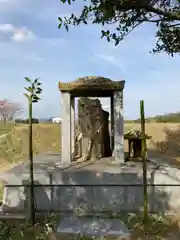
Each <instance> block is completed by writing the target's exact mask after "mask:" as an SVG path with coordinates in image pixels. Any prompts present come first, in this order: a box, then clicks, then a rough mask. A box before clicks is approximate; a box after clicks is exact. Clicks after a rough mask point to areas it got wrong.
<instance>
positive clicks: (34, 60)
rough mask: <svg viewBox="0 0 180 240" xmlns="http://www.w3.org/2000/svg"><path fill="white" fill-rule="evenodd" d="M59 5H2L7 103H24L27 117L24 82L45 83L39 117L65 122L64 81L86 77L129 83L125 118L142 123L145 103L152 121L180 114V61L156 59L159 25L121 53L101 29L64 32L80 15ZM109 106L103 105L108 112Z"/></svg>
mask: <svg viewBox="0 0 180 240" xmlns="http://www.w3.org/2000/svg"><path fill="white" fill-rule="evenodd" d="M77 2H78V4H73V5H72V6H70V7H69V6H68V5H63V4H61V3H60V1H59V0H53V1H52V0H36V1H32V0H0V66H1V67H0V86H1V99H9V100H13V101H18V102H20V103H21V105H22V107H23V108H24V113H23V115H24V116H25V115H26V114H27V107H26V106H27V103H26V99H25V97H24V96H23V88H24V86H25V85H26V83H25V80H24V77H25V76H28V77H30V78H36V77H39V78H41V81H42V83H43V90H44V92H43V94H42V101H41V102H40V103H38V104H36V105H34V115H35V116H36V117H49V116H61V109H60V106H61V104H60V92H59V90H58V85H57V84H58V81H59V80H61V81H64V82H65V81H73V80H75V79H76V78H78V77H83V76H89V75H90V76H104V77H109V78H112V79H113V80H125V81H126V85H125V90H124V114H125V118H127V119H133V118H137V117H139V101H140V100H141V99H143V100H144V101H145V113H146V115H147V116H152V115H155V114H162V113H168V112H173V111H180V94H179V89H180V68H178V67H180V57H178V56H176V57H174V58H171V57H170V56H168V55H166V54H158V55H151V54H150V53H149V50H150V49H152V47H153V46H154V43H155V38H154V36H155V29H154V27H153V25H148V26H147V25H143V26H141V27H139V28H138V29H136V30H135V31H134V32H133V33H132V34H130V35H129V36H128V37H127V38H125V40H124V41H123V42H121V43H120V44H119V45H118V46H117V47H114V45H113V44H112V43H108V42H107V41H106V40H105V39H104V40H102V39H100V34H101V33H100V30H101V28H100V26H95V25H94V26H93V25H88V26H81V27H78V28H73V27H72V28H71V29H70V31H69V33H67V32H66V31H65V30H58V21H57V17H58V16H66V15H68V14H70V13H71V12H72V11H73V12H76V13H78V12H79V11H80V3H81V1H80V0H79V1H77ZM107 103H108V102H107V101H106V100H104V102H103V104H104V106H105V107H106V106H107Z"/></svg>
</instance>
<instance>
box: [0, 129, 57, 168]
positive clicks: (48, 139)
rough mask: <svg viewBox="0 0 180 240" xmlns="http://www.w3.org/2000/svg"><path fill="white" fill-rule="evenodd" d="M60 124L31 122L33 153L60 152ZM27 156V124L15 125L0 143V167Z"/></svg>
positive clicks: (19, 160)
mask: <svg viewBox="0 0 180 240" xmlns="http://www.w3.org/2000/svg"><path fill="white" fill-rule="evenodd" d="M60 147H61V142H60V126H59V125H58V124H33V149H34V154H35V155H36V154H40V153H43V152H48V151H52V152H60ZM27 158H28V125H26V124H23V125H17V126H15V127H14V128H12V130H11V131H10V132H9V133H8V135H7V136H6V137H5V138H3V140H2V141H1V143H0V163H1V169H2V168H4V167H6V166H7V165H11V164H16V163H18V162H22V161H26V160H27Z"/></svg>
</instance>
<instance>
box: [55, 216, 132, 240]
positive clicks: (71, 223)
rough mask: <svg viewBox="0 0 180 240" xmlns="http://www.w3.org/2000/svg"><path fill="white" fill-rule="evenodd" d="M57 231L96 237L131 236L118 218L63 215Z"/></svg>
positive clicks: (124, 237)
mask: <svg viewBox="0 0 180 240" xmlns="http://www.w3.org/2000/svg"><path fill="white" fill-rule="evenodd" d="M57 232H58V233H67V234H75V235H81V236H87V237H96V238H97V237H103V236H104V237H105V236H106V237H107V236H110V237H118V239H121V238H122V239H129V237H130V236H131V233H130V231H129V230H128V228H127V227H126V226H125V224H123V223H122V222H121V221H120V220H119V219H102V218H88V217H78V218H77V217H65V218H63V219H62V220H61V222H60V224H59V227H58V229H57Z"/></svg>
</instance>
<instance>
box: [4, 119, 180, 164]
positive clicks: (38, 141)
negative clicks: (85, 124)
mask: <svg viewBox="0 0 180 240" xmlns="http://www.w3.org/2000/svg"><path fill="white" fill-rule="evenodd" d="M136 129H140V124H136V123H135V124H133V123H132V124H131V123H130V124H125V132H127V131H129V130H136ZM146 132H147V134H148V135H150V136H152V139H151V140H150V141H148V142H147V143H148V144H147V146H148V149H149V151H151V152H153V153H154V154H162V156H163V157H165V156H166V157H169V158H174V159H177V160H179V152H180V124H176V123H147V124H146ZM2 133H3V134H5V133H8V136H7V137H5V138H3V141H2V142H1V144H0V165H1V166H0V167H1V168H2V165H7V164H14V163H17V162H20V161H25V160H26V159H27V156H28V125H26V124H23V125H12V124H7V125H6V126H4V125H3V124H2V123H1V124H0V134H2ZM60 136H61V129H60V125H59V124H52V123H40V124H34V125H33V147H34V154H39V153H42V152H47V151H52V152H60V151H61V137H60ZM125 150H127V141H125Z"/></svg>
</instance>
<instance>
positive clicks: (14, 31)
mask: <svg viewBox="0 0 180 240" xmlns="http://www.w3.org/2000/svg"><path fill="white" fill-rule="evenodd" d="M0 34H10V36H11V39H12V40H13V41H16V42H24V41H32V40H34V39H35V38H36V36H35V34H34V33H33V32H32V31H31V30H29V29H27V28H26V27H21V28H17V27H15V26H14V25H12V24H0Z"/></svg>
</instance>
